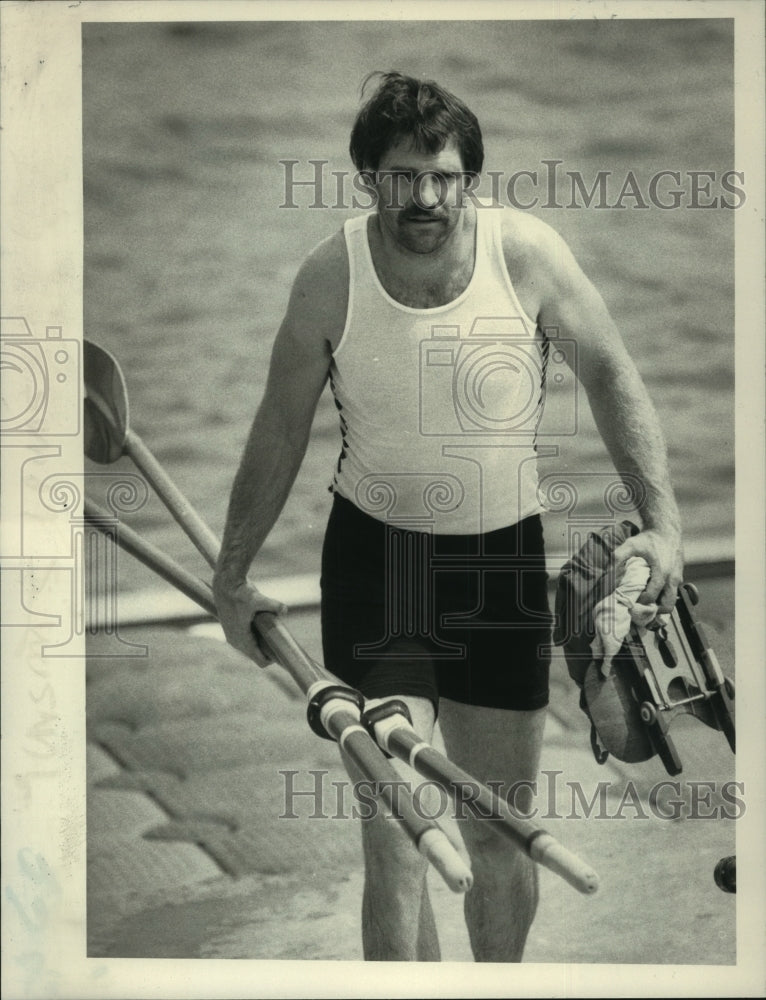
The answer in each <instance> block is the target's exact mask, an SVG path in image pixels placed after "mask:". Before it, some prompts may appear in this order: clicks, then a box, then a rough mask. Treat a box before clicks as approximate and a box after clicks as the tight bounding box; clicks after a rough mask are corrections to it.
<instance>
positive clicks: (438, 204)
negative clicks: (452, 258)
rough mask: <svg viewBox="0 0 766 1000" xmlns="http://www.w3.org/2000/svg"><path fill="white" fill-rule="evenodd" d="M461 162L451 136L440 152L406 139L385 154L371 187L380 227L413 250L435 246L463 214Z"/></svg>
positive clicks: (428, 251) (431, 248)
mask: <svg viewBox="0 0 766 1000" xmlns="http://www.w3.org/2000/svg"><path fill="white" fill-rule="evenodd" d="M463 186H464V173H463V161H462V157H461V155H460V151H459V149H458V146H457V143H456V142H455V140H454V139H450V140H449V141H448V142H447V144H446V145H445V147H444V149H442V150H441V151H440V152H438V153H422V152H419V151H418V150H417V149H415V148H414V146H413V144H412V141H411V140H409V139H404V140H402V141H401V142H398V143H397V144H396V145H395V146H392V147H391V148H390V149H388V150H387V151H386V153H384V155H383V157H382V158H381V161H380V164H379V165H378V170H377V177H376V178H375V185H374V187H375V191H376V193H377V196H378V205H377V209H378V218H379V220H380V225H381V227H382V228H383V229H384V230H385V232H386V233H388V234H390V235H391V236H392V237H393V238H394V240H395V241H396V242H397V243H398V244H399V245H400V246H402V247H404V248H405V249H407V250H410V251H412V252H413V253H420V254H427V253H432V252H433V251H434V250H438V248H439V247H441V246H442V245H443V244H444V243H445V241H446V240H447V239H448V238H449V236H450V235H451V234H452V233H453V232H454V230H455V228H456V226H457V224H458V222H459V221H460V218H461V212H462V210H463V207H464V202H463Z"/></svg>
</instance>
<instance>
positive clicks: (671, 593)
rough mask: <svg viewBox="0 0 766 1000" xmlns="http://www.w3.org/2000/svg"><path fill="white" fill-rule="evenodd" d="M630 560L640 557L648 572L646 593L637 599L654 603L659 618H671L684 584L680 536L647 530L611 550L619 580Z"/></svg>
mask: <svg viewBox="0 0 766 1000" xmlns="http://www.w3.org/2000/svg"><path fill="white" fill-rule="evenodd" d="M631 556H642V557H643V558H644V559H645V560H646V561H647V563H648V564H649V569H650V571H651V572H650V576H649V581H648V582H647V584H646V589H645V590H644V592H643V593H642V594H641V596H640V597H639V598H638V600H639V601H640V603H642V604H654V603H656V604H657V605H658V612H659V613H660V614H670V612H671V611H672V610H673V608H674V607H675V604H676V600H677V599H678V588H679V586H680V584H681V583H682V581H683V569H684V559H683V551H682V548H681V536H680V534H679V533H678V532H677V531H662V530H659V529H655V528H649V529H646V530H645V531H641V532H639V534H637V535H633V536H632V537H631V538H628V539H626V541H624V542H623V543H622V545H619V546H618V547H617V548H616V549H615V550H614V560H615V566H616V569H617V572H618V576H619V573H620V571H621V569H622V568H623V567H624V565H625V563H626V562H627V560H628V559H630V557H631Z"/></svg>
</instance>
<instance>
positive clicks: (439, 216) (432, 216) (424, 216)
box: [399, 208, 447, 222]
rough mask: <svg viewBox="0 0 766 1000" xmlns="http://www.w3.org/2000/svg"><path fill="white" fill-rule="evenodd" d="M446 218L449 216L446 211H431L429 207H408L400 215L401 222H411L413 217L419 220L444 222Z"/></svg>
mask: <svg viewBox="0 0 766 1000" xmlns="http://www.w3.org/2000/svg"><path fill="white" fill-rule="evenodd" d="M446 218H447V217H446V215H445V214H444V212H439V211H433V212H431V211H429V210H428V209H424V208H411V209H407V210H405V211H403V212H402V213H401V214H400V216H399V220H400V222H409V221H411V220H413V219H415V220H419V221H424V220H428V221H429V222H444V220H445V219H446Z"/></svg>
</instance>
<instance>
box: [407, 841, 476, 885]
mask: <svg viewBox="0 0 766 1000" xmlns="http://www.w3.org/2000/svg"><path fill="white" fill-rule="evenodd" d="M418 850H419V851H420V853H421V854H422V855H423V857H425V858H428V860H429V861H430V863H431V864H432V865H433V866H434V868H435V869H436V870H437V871H438V872H439V874H440V875H441V877H442V878H443V879H444V881H445V882H446V883H447V885H448V886H449V887H450V889H451V890H452V891H453V892H468V890H469V889H470V888H471V886H472V885H473V875H472V874H471V869H470V868H469V867H468V865H467V864H466V863H465V861H464V860H463V859H462V858H461V857H460V855H459V854H458V852H457V850H456V849H455V847H454V845H453V844H452V843H451V841H450V840H449V838H448V837H447V835H446V833H444V831H443V830H439V829H437V828H436V827H434V828H432V829H430V830H426V831H425V832H424V833H422V834H421V836H420V840H419V841H418Z"/></svg>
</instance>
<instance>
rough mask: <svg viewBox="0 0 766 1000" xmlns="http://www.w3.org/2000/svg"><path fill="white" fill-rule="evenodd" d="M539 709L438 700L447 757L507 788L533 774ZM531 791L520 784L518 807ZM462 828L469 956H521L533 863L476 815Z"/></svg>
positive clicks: (534, 890) (532, 896)
mask: <svg viewBox="0 0 766 1000" xmlns="http://www.w3.org/2000/svg"><path fill="white" fill-rule="evenodd" d="M545 714H546V710H545V709H540V710H538V711H534V712H515V711H505V710H501V709H494V708H480V707H476V706H470V705H460V704H458V703H456V702H453V701H448V700H446V699H442V700H441V703H440V709H439V722H440V727H441V731H442V735H443V737H444V742H445V746H446V748H447V753H448V755H449V757H450V758H451V759H452V760H453V761H454V762H455V763H456V764H458V765H460V767H462V768H464V769H465V770H466V771H468V772H469V773H470V774H471V775H472V776H473V777H475V778H476V779H477V780H478V781H481V782H484V783H486V782H488V781H502V782H504V790H503V791H507V789H508V788H509V787H511V786H513V785H514V783H516V782H519V781H530V782H532V781H534V780H535V779H536V777H537V771H538V767H539V762H540V750H541V747H542V738H543V729H544V725H545ZM503 791H501V794H503ZM530 796H531V793H530V791H529V789H528V788H522V789H520V790H519V794H518V795H517V796H516V800H515V804H516V806H517V807H518V808H519V809H521V810H527V809H528V807H529V801H530ZM466 812H468V810H466ZM460 829H461V832H462V834H463V839H464V840H465V844H466V847H467V849H468V853H469V855H470V858H471V864H472V868H473V878H474V885H473V888H472V889H471V891H470V892H469V893H468V894H467V895H466V897H465V917H466V923H467V925H468V933H469V937H470V941H471V947H472V949H473V953H474V958H475V959H476V961H477V962H520V961H521V958H522V954H523V952H524V945H525V944H526V940H527V935H528V933H529V928H530V927H531V925H532V921H533V919H534V916H535V911H536V909H537V900H538V887H537V872H536V870H535V865H534V863H533V862H532V861H530V859H529V858H528V857H527V856H526V855H525V854H523V853H522V852H521V851H520V850H518V849H517V848H516V847H514V846H513V844H511V843H510V842H509V841H508V840H507V839H505V838H504V837H501V836H498V834H497V832H496V831H493V830H492V828H491V825H490V824H488V823H486V822H483V821H482V820H481V819H468V820H465V821H461V822H460Z"/></svg>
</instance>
